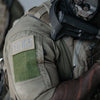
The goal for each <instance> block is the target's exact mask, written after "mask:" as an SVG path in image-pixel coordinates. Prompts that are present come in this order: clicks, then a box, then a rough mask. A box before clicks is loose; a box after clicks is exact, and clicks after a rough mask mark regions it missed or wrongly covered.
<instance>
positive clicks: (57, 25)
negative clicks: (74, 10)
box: [50, 0, 100, 40]
mask: <svg viewBox="0 0 100 100" xmlns="http://www.w3.org/2000/svg"><path fill="white" fill-rule="evenodd" d="M58 1H59V0H53V3H52V6H51V9H50V20H51V25H52V28H53V31H52V33H51V38H52V39H53V40H58V39H59V38H62V37H63V36H64V35H69V36H72V37H75V38H76V37H77V38H79V39H85V40H90V39H94V38H97V37H100V35H99V29H98V28H96V27H94V26H92V25H90V24H88V23H87V22H85V21H82V20H79V19H78V18H76V17H74V16H71V15H69V14H67V15H64V14H63V13H62V16H59V15H58V18H59V17H62V18H61V19H62V20H60V21H59V20H58V18H57V14H56V10H57V4H58ZM66 24H67V25H69V26H72V27H74V30H73V28H72V29H70V31H69V30H67V27H66ZM75 28H76V30H75ZM98 35H99V36H98Z"/></svg>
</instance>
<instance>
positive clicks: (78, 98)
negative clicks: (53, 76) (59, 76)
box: [51, 65, 100, 100]
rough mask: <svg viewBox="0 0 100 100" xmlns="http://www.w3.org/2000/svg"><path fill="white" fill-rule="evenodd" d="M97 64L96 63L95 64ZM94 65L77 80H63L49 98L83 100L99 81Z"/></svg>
mask: <svg viewBox="0 0 100 100" xmlns="http://www.w3.org/2000/svg"><path fill="white" fill-rule="evenodd" d="M96 66H97V65H96ZM99 70H100V67H95V65H94V67H93V68H92V69H91V70H90V71H89V72H87V73H85V74H84V75H83V76H81V77H80V78H79V79H77V80H70V81H67V82H63V83H62V84H60V85H59V86H58V88H57V89H56V91H55V94H54V96H53V97H52V99H51V100H85V99H87V97H88V96H89V95H90V94H91V93H92V92H93V91H94V89H95V88H96V87H97V86H98V84H99V83H100V79H99V78H97V77H98V73H99V72H98V71H99Z"/></svg>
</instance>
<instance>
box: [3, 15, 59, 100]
mask: <svg viewBox="0 0 100 100" xmlns="http://www.w3.org/2000/svg"><path fill="white" fill-rule="evenodd" d="M24 21H25V22H28V23H26V24H24ZM23 24H24V25H25V26H23ZM29 26H31V27H29ZM33 26H35V27H33ZM25 27H26V28H25ZM40 27H41V28H40ZM45 28H46V29H47V30H45ZM17 29H18V30H17ZM49 32H50V28H49V27H48V25H46V24H44V23H42V22H39V21H38V20H36V19H34V18H32V17H29V16H25V17H23V18H22V19H20V21H19V22H18V23H17V24H16V25H15V26H14V27H13V28H12V29H11V30H10V31H9V33H8V35H7V38H6V44H5V49H4V50H5V51H6V52H4V59H5V64H6V66H7V70H8V77H9V85H10V86H9V87H10V95H11V97H12V98H15V97H17V98H18V100H33V99H34V100H35V99H36V98H37V97H39V96H41V94H42V93H45V91H48V90H50V89H52V88H54V87H55V86H57V84H58V82H59V78H58V74H57V69H56V66H55V64H54V58H55V54H54V52H53V50H52V49H53V48H55V47H54V44H53V41H52V40H51V39H50V38H49ZM37 33H38V34H37ZM44 33H45V34H44ZM31 35H33V36H34V37H35V46H36V53H37V62H38V67H39V70H40V74H41V75H40V77H36V78H34V79H31V80H27V81H23V82H18V83H16V82H15V80H14V69H13V56H12V53H13V52H12V48H11V44H12V43H14V41H16V40H18V39H22V38H23V37H26V38H27V37H28V36H31ZM9 40H10V41H9ZM43 44H45V45H47V46H48V47H45V48H46V50H49V51H50V54H49V55H46V56H45V55H44V49H43V48H44V47H43ZM50 44H51V46H49V45H50ZM8 52H9V53H8ZM46 52H47V51H46ZM45 57H47V58H49V61H50V62H48V60H46V59H44V58H45ZM6 60H7V61H6ZM48 70H49V71H48ZM54 80H55V81H54ZM27 92H28V93H27ZM53 92H54V90H53V91H51V92H48V93H50V94H51V93H53ZM50 94H48V97H46V98H48V100H49V99H50V98H51V96H52V95H50ZM41 98H42V96H41ZM14 100H15V99H14Z"/></svg>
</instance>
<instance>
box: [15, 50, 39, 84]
mask: <svg viewBox="0 0 100 100" xmlns="http://www.w3.org/2000/svg"><path fill="white" fill-rule="evenodd" d="M13 65H14V74H15V82H21V81H25V80H29V79H32V78H35V77H38V76H40V72H39V68H38V66H37V63H36V50H35V49H34V50H28V51H24V52H21V53H19V54H16V55H14V56H13Z"/></svg>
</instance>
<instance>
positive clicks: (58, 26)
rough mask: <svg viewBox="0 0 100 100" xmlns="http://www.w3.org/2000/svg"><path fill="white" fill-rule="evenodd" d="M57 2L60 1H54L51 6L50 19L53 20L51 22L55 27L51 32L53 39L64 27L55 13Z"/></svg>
mask: <svg viewBox="0 0 100 100" xmlns="http://www.w3.org/2000/svg"><path fill="white" fill-rule="evenodd" d="M57 2H58V0H55V1H53V4H52V6H51V8H50V20H51V24H52V28H53V31H52V33H51V37H52V39H53V40H55V39H56V35H57V33H59V31H60V30H61V28H62V25H61V23H60V22H59V21H58V19H57V17H56V13H55V10H56V6H57Z"/></svg>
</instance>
